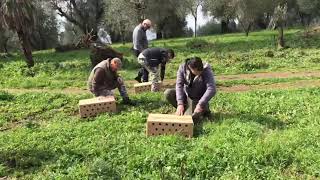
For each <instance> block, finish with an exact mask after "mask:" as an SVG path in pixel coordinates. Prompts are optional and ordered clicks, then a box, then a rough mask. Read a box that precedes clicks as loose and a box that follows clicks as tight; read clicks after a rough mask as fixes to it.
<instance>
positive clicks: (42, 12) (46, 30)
mask: <svg viewBox="0 0 320 180" xmlns="http://www.w3.org/2000/svg"><path fill="white" fill-rule="evenodd" d="M36 1H37V3H36V4H35V6H36V10H35V18H36V19H35V20H36V24H35V27H34V30H33V33H32V35H31V45H32V47H33V48H34V49H37V50H42V49H48V48H54V47H56V45H57V44H58V22H57V19H56V12H55V11H54V10H53V9H52V8H51V7H50V4H49V3H48V2H47V1H44V0H36Z"/></svg>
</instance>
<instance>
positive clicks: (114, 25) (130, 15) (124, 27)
mask: <svg viewBox="0 0 320 180" xmlns="http://www.w3.org/2000/svg"><path fill="white" fill-rule="evenodd" d="M105 3H106V4H108V6H106V10H105V11H106V13H105V19H106V23H107V25H108V27H109V30H110V31H111V32H117V34H119V36H120V38H121V41H122V42H123V43H125V41H126V36H127V34H128V32H130V31H132V28H133V27H134V26H135V25H136V24H137V23H138V22H140V20H141V17H143V16H144V15H143V14H144V13H143V12H139V9H136V8H142V6H144V5H145V4H144V2H142V1H140V3H141V4H140V5H138V4H139V1H127V0H106V1H105Z"/></svg>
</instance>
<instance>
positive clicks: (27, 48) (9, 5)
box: [0, 0, 35, 67]
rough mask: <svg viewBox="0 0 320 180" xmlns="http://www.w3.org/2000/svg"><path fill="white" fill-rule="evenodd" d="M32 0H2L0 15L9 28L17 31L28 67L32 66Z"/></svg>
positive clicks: (33, 8)
mask: <svg viewBox="0 0 320 180" xmlns="http://www.w3.org/2000/svg"><path fill="white" fill-rule="evenodd" d="M34 11H35V6H34V1H33V0H3V2H2V6H1V9H0V13H1V14H0V15H1V16H0V17H2V19H3V20H4V22H5V24H6V25H7V26H8V27H9V29H11V30H13V31H15V32H17V34H18V37H19V40H20V42H21V46H22V49H23V53H24V55H25V57H26V62H27V65H28V67H32V66H34V61H33V58H32V48H31V43H30V38H29V37H30V34H31V31H32V27H33V26H34V22H35V20H34V19H35V18H34V14H33V13H34Z"/></svg>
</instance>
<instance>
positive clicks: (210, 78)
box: [164, 57, 216, 123]
mask: <svg viewBox="0 0 320 180" xmlns="http://www.w3.org/2000/svg"><path fill="white" fill-rule="evenodd" d="M164 94H165V98H166V99H167V101H168V102H169V103H170V104H171V105H173V106H174V107H175V108H177V111H176V115H180V116H182V115H192V118H193V120H194V121H195V123H198V122H200V120H201V118H202V117H204V116H210V115H211V112H210V109H209V101H210V100H211V98H212V97H214V96H215V94H216V84H215V79H214V74H213V72H212V69H211V66H210V65H209V64H208V63H205V64H203V62H202V60H201V59H200V58H199V57H193V58H190V59H186V61H185V63H183V64H181V65H180V67H179V70H178V72H177V80H176V88H175V89H167V90H166V91H165V92H164Z"/></svg>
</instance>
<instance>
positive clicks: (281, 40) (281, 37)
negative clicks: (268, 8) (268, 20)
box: [278, 23, 285, 49]
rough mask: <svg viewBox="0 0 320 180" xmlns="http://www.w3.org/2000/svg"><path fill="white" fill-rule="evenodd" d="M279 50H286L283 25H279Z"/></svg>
mask: <svg viewBox="0 0 320 180" xmlns="http://www.w3.org/2000/svg"><path fill="white" fill-rule="evenodd" d="M278 32H279V34H278V49H281V48H284V46H285V42H284V37H283V23H279V24H278Z"/></svg>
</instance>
